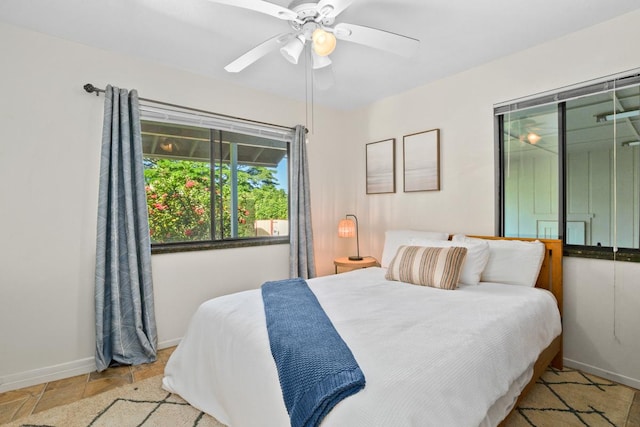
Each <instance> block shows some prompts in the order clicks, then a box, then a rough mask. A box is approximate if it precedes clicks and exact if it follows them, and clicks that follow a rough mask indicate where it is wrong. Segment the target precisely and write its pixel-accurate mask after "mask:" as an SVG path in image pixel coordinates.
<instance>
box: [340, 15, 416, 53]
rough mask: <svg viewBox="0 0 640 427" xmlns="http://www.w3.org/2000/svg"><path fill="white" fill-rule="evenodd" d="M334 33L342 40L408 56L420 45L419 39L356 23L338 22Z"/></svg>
mask: <svg viewBox="0 0 640 427" xmlns="http://www.w3.org/2000/svg"><path fill="white" fill-rule="evenodd" d="M333 34H334V35H335V36H336V38H338V39H340V40H346V41H350V42H353V43H359V44H363V45H366V46H371V47H375V48H376V49H382V50H386V51H388V52H391V53H395V54H396V55H400V56H404V57H407V58H408V57H411V56H412V55H413V54H414V53H415V52H416V51H417V50H418V47H419V46H420V40H418V39H414V38H411V37H407V36H401V35H400V34H395V33H390V32H388V31H383V30H378V29H376V28H370V27H364V26H362V25H355V24H346V23H340V24H336V26H335V27H333Z"/></svg>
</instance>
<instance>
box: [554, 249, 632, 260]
mask: <svg viewBox="0 0 640 427" xmlns="http://www.w3.org/2000/svg"><path fill="white" fill-rule="evenodd" d="M563 253H564V256H568V257H576V258H593V259H603V260H609V261H613V260H614V255H615V260H616V261H624V262H640V251H639V250H637V249H618V252H617V253H615V254H614V252H613V250H612V248H599V247H587V246H565V247H564V249H563Z"/></svg>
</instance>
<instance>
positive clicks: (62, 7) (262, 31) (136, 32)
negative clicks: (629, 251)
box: [0, 0, 640, 110]
mask: <svg viewBox="0 0 640 427" xmlns="http://www.w3.org/2000/svg"><path fill="white" fill-rule="evenodd" d="M272 3H276V4H278V5H280V6H285V7H286V6H288V5H289V0H272ZM635 9H640V2H639V1H638V0H607V1H603V0H466V1H465V0H463V1H452V0H354V1H353V4H352V5H351V6H350V7H349V8H348V9H347V10H346V11H344V12H343V13H342V14H340V15H339V16H338V18H337V20H336V22H348V23H353V24H360V25H365V26H369V27H375V28H380V29H383V30H386V31H390V32H394V33H398V34H403V35H406V36H409V37H412V38H416V39H419V40H420V41H421V44H420V49H419V50H418V53H417V54H416V56H415V57H413V58H410V59H405V58H401V57H398V56H395V55H393V54H390V53H386V52H384V51H380V50H376V49H373V48H370V47H366V46H362V45H357V44H353V43H348V42H344V41H338V47H337V48H336V51H335V52H334V53H333V54H332V55H331V59H332V60H333V69H334V73H335V80H336V82H335V84H334V85H333V86H332V87H331V88H330V89H328V90H326V91H317V90H316V91H315V92H314V102H315V103H316V104H322V105H326V106H328V107H332V108H338V109H345V110H349V109H353V108H358V107H361V106H364V105H367V104H369V103H371V102H373V101H375V100H377V99H380V98H384V97H386V96H389V95H392V94H395V93H399V92H403V91H406V90H409V89H411V88H414V87H418V86H421V85H424V84H426V83H428V82H430V81H433V80H436V79H439V78H442V77H444V76H447V75H451V74H454V73H457V72H460V71H463V70H466V69H469V68H472V67H474V66H477V65H479V64H482V63H486V62H488V61H491V60H493V59H496V58H499V57H501V56H505V55H508V54H510V53H513V52H517V51H519V50H522V49H525V48H528V47H531V46H534V45H536V44H540V43H543V42H545V41H547V40H551V39H554V38H557V37H560V36H562V35H565V34H568V33H571V32H574V31H577V30H579V29H582V28H586V27H589V26H591V25H594V24H597V23H599V22H602V21H606V20H608V19H611V18H613V17H615V16H618V15H622V14H625V13H628V12H631V11H633V10H635ZM0 21H6V22H8V23H11V24H14V25H17V26H23V27H27V28H30V29H33V30H36V31H39V32H42V33H46V34H51V35H54V36H58V37H61V38H64V39H68V40H72V41H76V42H79V43H82V44H85V45H89V46H94V47H98V48H101V49H106V50H109V51H115V52H120V53H125V54H129V55H134V56H137V57H141V58H146V59H150V60H153V61H157V62H159V63H162V64H166V65H169V66H171V67H175V68H179V69H183V70H188V71H191V72H194V73H197V74H201V75H205V76H211V77H213V78H216V79H220V80H225V81H229V82H233V83H235V84H238V85H242V86H247V87H250V88H254V89H258V90H261V91H266V92H271V93H275V94H278V95H280V96H284V97H288V98H295V99H300V100H304V99H305V87H306V86H305V74H306V73H305V68H304V67H305V66H304V61H302V60H301V61H300V63H299V64H298V65H293V64H290V63H288V62H286V61H285V60H284V58H282V56H280V54H279V53H278V52H277V51H274V52H272V53H270V54H268V55H267V56H265V57H264V58H262V59H260V60H259V61H257V62H256V63H254V64H253V65H251V66H249V67H248V68H246V69H245V70H243V71H242V72H240V73H237V74H231V73H227V72H226V71H225V70H224V69H223V67H224V66H225V65H227V64H228V63H230V62H231V61H233V60H234V59H236V58H237V57H238V56H240V55H241V54H243V53H244V52H246V51H248V50H249V49H251V48H253V47H254V46H256V45H258V44H259V43H261V42H262V41H264V40H266V39H268V38H270V37H272V36H274V35H276V34H280V33H283V32H286V31H288V30H289V29H290V27H289V25H288V23H287V22H286V21H282V20H279V19H276V18H273V17H271V16H268V15H264V14H261V13H257V12H253V11H249V10H246V9H240V8H237V7H234V6H227V5H221V4H215V3H212V2H210V1H208V0H1V1H0ZM551 66H552V65H551ZM83 83H86V82H78V84H83ZM90 83H94V84H96V85H99V84H104V83H105V82H90ZM114 84H119V85H122V86H123V87H127V82H114Z"/></svg>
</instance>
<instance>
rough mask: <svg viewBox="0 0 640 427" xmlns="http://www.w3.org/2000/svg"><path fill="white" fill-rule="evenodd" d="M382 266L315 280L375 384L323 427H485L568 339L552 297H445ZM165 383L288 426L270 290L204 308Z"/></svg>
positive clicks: (245, 424) (489, 288) (207, 402)
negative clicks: (274, 350)
mask: <svg viewBox="0 0 640 427" xmlns="http://www.w3.org/2000/svg"><path fill="white" fill-rule="evenodd" d="M385 272H386V270H385V269H383V268H368V269H362V270H356V271H352V272H349V273H343V274H339V275H333V276H326V277H320V278H315V279H312V280H309V281H308V283H309V287H310V288H311V290H312V291H313V292H314V293H315V295H316V297H317V298H318V301H319V302H320V304H321V305H322V307H323V308H324V310H325V312H326V313H327V315H328V316H329V318H330V319H331V321H332V322H333V324H334V326H335V328H336V330H337V331H338V332H339V333H340V335H341V336H342V338H343V339H344V341H345V342H346V343H347V345H348V346H349V348H350V349H351V351H352V353H353V355H354V357H355V358H356V360H357V362H358V364H359V365H360V367H361V369H362V371H363V372H364V375H365V377H366V386H365V388H364V389H363V390H361V391H360V392H358V393H357V394H355V395H353V396H350V397H348V398H347V399H345V400H343V401H342V402H340V403H339V404H338V405H337V406H336V407H335V408H334V409H333V410H332V411H331V412H330V413H329V414H328V415H327V416H326V418H325V419H324V421H323V422H322V424H321V425H322V426H324V427H327V426H350V427H359V426H362V427H364V426H366V427H372V426H438V427H442V426H456V427H460V426H473V427H475V426H481V425H482V426H485V425H496V424H497V423H499V422H500V421H501V420H502V418H504V416H506V414H507V413H508V411H509V410H510V409H511V407H512V406H513V404H514V402H515V398H516V397H517V396H518V394H519V392H520V390H522V388H523V387H524V385H525V384H526V383H527V382H528V380H529V378H530V377H531V372H532V366H533V364H534V362H535V361H536V359H537V358H538V355H539V354H540V353H541V352H542V350H544V349H545V348H546V347H547V346H548V345H549V344H550V343H551V341H552V340H553V339H554V338H555V337H556V336H558V335H559V334H560V333H561V321H560V314H559V311H558V308H557V303H556V301H555V299H554V297H553V295H552V294H551V293H550V292H548V291H546V290H542V289H537V288H530V287H524V286H515V285H505V284H499V283H480V284H479V285H461V286H460V287H459V288H458V289H456V290H441V289H434V288H429V287H423V286H416V285H412V284H407V283H401V282H394V281H388V280H386V279H385V278H384V275H385ZM163 387H164V388H165V389H166V390H168V391H170V392H173V393H177V394H179V395H180V396H181V397H183V398H184V399H185V400H187V401H188V402H189V403H190V404H191V405H193V406H194V407H196V408H198V409H200V410H202V411H204V412H206V413H208V414H210V415H212V416H214V417H215V418H217V419H218V420H219V421H220V422H222V423H224V424H226V425H228V426H231V427H252V426H261V427H264V426H287V425H289V419H288V414H287V411H286V409H285V406H284V402H283V398H282V393H281V390H280V385H279V381H278V374H277V371H276V366H275V363H274V361H273V357H272V355H271V352H270V348H269V340H268V336H267V330H266V325H265V318H264V307H263V304H262V297H261V294H260V290H259V289H257V290H251V291H246V292H240V293H237V294H233V295H227V296H223V297H219V298H215V299H212V300H210V301H207V302H205V303H203V304H202V305H201V306H200V307H199V309H198V310H197V312H196V313H195V314H194V316H193V318H192V320H191V322H190V325H189V327H188V330H187V333H186V334H185V336H184V338H183V340H182V341H181V343H180V345H179V346H178V348H177V349H176V350H175V351H174V353H173V354H172V356H171V358H170V360H169V361H168V363H167V365H166V368H165V376H164V379H163Z"/></svg>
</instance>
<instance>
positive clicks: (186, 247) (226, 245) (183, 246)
mask: <svg viewBox="0 0 640 427" xmlns="http://www.w3.org/2000/svg"><path fill="white" fill-rule="evenodd" d="M285 244H289V236H282V237H271V238H246V239H233V240H232V239H229V240H217V241H208V242H184V243H161V244H152V245H151V254H152V255H155V254H167V253H174V252H191V251H208V250H213V249H231V248H246V247H252V246H270V245H285Z"/></svg>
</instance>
